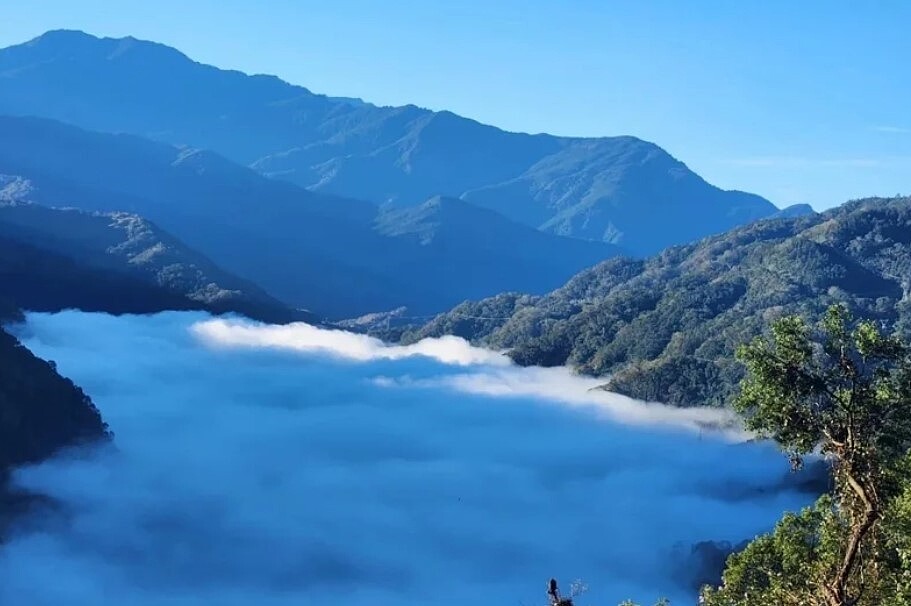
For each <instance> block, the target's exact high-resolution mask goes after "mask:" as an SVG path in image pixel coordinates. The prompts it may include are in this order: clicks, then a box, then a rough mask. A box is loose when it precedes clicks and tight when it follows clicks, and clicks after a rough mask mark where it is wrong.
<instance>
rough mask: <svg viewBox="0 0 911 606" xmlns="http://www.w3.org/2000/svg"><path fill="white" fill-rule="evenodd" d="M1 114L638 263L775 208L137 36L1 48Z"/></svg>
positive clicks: (612, 141) (651, 169)
mask: <svg viewBox="0 0 911 606" xmlns="http://www.w3.org/2000/svg"><path fill="white" fill-rule="evenodd" d="M0 114H8V115H19V116H22V115H34V116H41V117H47V118H53V119H56V120H60V121H64V122H67V123H70V124H73V125H76V126H79V127H82V128H86V129H92V130H98V131H105V132H117V133H131V134H135V135H141V136H144V137H148V138H152V139H156V140H159V141H163V142H167V143H171V144H176V145H186V146H190V147H193V148H201V149H207V150H211V151H214V152H217V153H219V154H221V155H223V156H224V157H226V158H228V159H230V160H231V161H233V162H236V163H238V164H242V165H246V166H251V167H253V168H254V169H256V170H257V171H259V172H261V173H262V174H264V175H267V176H270V177H275V178H278V179H284V180H287V181H290V182H292V183H294V184H296V185H298V186H300V187H302V188H306V189H308V190H310V191H312V192H319V193H326V194H334V195H337V196H341V197H347V198H357V199H363V200H368V201H371V202H374V203H376V204H380V205H393V206H397V207H410V206H417V205H421V204H423V203H424V202H426V201H427V200H428V199H430V198H432V197H434V196H444V197H449V198H458V199H462V200H465V201H468V202H470V203H471V204H472V205H474V206H480V207H484V208H487V209H491V210H495V211H496V212H498V213H500V214H501V215H502V216H504V217H506V218H508V219H511V220H513V221H515V222H518V223H521V224H523V225H526V226H529V227H532V228H535V229H540V230H542V231H545V232H548V233H552V234H558V235H563V236H571V237H576V238H582V239H588V240H596V241H602V242H608V243H611V244H616V245H620V246H622V247H623V248H624V249H626V250H627V251H629V252H631V253H633V254H637V255H647V254H652V253H655V252H658V251H660V250H661V249H663V248H665V247H667V246H669V245H673V244H681V243H685V242H690V241H692V240H694V239H698V238H700V237H703V236H706V235H710V234H714V233H719V232H722V231H724V230H726V229H729V228H731V227H734V226H736V225H741V224H744V223H748V222H750V221H753V220H756V219H759V218H762V217H768V216H771V215H774V214H775V213H776V212H778V209H777V208H776V207H775V206H773V205H772V204H771V203H770V202H769V201H767V200H765V199H763V198H761V197H759V196H756V195H753V194H747V193H744V192H738V191H724V190H721V189H719V188H717V187H714V186H712V185H711V184H709V183H707V182H706V181H705V180H703V179H702V178H701V177H699V176H698V175H697V174H695V173H694V172H693V171H691V170H690V169H689V168H688V167H687V166H686V165H685V164H683V163H682V162H680V161H679V160H677V159H675V158H673V157H672V156H671V155H670V154H668V153H667V152H666V151H664V150H663V149H661V148H660V147H658V146H657V145H655V144H653V143H649V142H646V141H642V140H640V139H637V138H634V137H629V136H621V137H602V138H571V137H557V136H551V135H544V134H540V135H529V134H522V133H510V132H506V131H503V130H500V129H498V128H495V127H492V126H487V125H484V124H480V123H478V122H475V121H473V120H470V119H467V118H463V117H461V116H458V115H456V114H453V113H451V112H447V111H441V112H434V111H430V110H426V109H422V108H418V107H415V106H413V105H409V106H404V107H378V106H375V105H372V104H370V103H365V102H361V101H359V100H356V101H353V100H350V99H340V98H333V97H327V96H324V95H318V94H314V93H312V92H311V91H309V90H307V89H306V88H303V87H300V86H294V85H291V84H288V83H286V82H284V81H282V80H280V79H278V78H276V77H274V76H263V75H256V76H248V75H245V74H243V73H240V72H236V71H226V70H220V69H217V68H215V67H211V66H207V65H202V64H199V63H196V62H194V61H192V60H191V59H189V58H188V57H186V56H185V55H183V54H182V53H180V52H179V51H177V50H175V49H172V48H169V47H166V46H163V45H161V44H156V43H151V42H145V41H141V40H136V39H134V38H121V39H113V38H96V37H94V36H91V35H88V34H85V33H82V32H75V31H53V32H48V33H47V34H45V35H43V36H40V37H38V38H36V39H34V40H32V41H30V42H27V43H24V44H21V45H17V46H13V47H9V48H5V49H2V50H0ZM352 239H353V238H352ZM577 269H578V268H577ZM368 282H369V280H368ZM370 288H374V286H370ZM273 294H276V295H280V293H277V292H273Z"/></svg>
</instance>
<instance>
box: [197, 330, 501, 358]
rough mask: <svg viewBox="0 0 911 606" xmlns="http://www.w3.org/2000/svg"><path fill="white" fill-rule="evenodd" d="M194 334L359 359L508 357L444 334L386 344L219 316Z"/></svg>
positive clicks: (220, 342)
mask: <svg viewBox="0 0 911 606" xmlns="http://www.w3.org/2000/svg"><path fill="white" fill-rule="evenodd" d="M191 330H192V331H193V333H194V334H196V335H197V336H198V337H199V338H201V339H202V340H204V341H205V342H206V343H208V344H210V345H212V346H215V347H241V348H262V347H270V348H275V349H286V350H292V351H298V352H307V353H314V354H323V355H331V356H335V357H338V358H346V359H350V360H354V361H359V362H368V361H371V360H401V359H403V358H410V357H415V356H423V357H427V358H433V359H435V360H439V361H440V362H443V363H444V364H458V365H463V366H467V365H471V364H508V363H509V360H508V358H506V356H504V355H502V354H499V353H496V352H492V351H489V350H485V349H479V348H476V347H472V346H471V345H470V344H469V343H468V342H467V341H465V340H464V339H460V338H458V337H443V338H440V339H427V340H424V341H421V342H420V343H416V344H414V345H407V346H400V345H386V344H385V343H383V342H382V341H380V340H379V339H375V338H373V337H369V336H366V335H360V334H355V333H351V332H347V331H343V330H328V329H324V328H318V327H316V326H311V325H310V324H304V323H296V324H289V325H286V326H274V325H267V324H259V323H256V322H251V321H249V320H239V319H238V320H225V319H216V320H208V321H205V322H199V323H197V324H194V325H193V327H192V328H191Z"/></svg>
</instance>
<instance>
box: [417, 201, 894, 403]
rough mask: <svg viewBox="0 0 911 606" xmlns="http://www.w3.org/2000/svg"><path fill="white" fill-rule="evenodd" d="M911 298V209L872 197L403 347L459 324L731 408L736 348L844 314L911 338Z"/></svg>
mask: <svg viewBox="0 0 911 606" xmlns="http://www.w3.org/2000/svg"><path fill="white" fill-rule="evenodd" d="M909 291H911V198H894V199H869V200H862V201H857V202H851V203H848V204H845V205H843V206H842V207H839V208H837V209H834V210H832V211H829V212H827V213H825V214H822V215H816V216H805V217H798V218H789V219H776V220H768V221H760V222H758V223H754V224H751V225H748V226H745V227H741V228H737V229H734V230H732V231H730V232H727V233H725V234H722V235H719V236H714V237H710V238H707V239H705V240H703V241H701V242H698V243H695V244H691V245H688V246H682V247H678V248H672V249H668V250H666V251H664V252H663V253H661V254H659V255H657V256H655V257H652V258H650V259H648V260H646V261H639V260H632V259H611V260H608V261H606V262H604V263H602V264H600V265H598V266H596V267H594V268H591V269H589V270H586V271H584V272H582V273H580V274H578V275H577V276H576V277H574V278H573V279H572V280H570V281H569V282H568V283H567V284H566V285H564V286H563V287H561V288H559V289H557V290H555V291H553V292H551V293H549V294H547V295H544V296H542V297H525V298H521V297H518V296H516V295H512V296H509V297H505V296H500V297H494V298H490V299H485V300H483V301H480V302H475V303H464V304H462V305H460V306H459V307H457V308H455V309H453V310H452V311H450V312H448V313H446V314H442V315H440V316H438V317H437V318H435V319H433V320H432V321H431V322H429V323H428V324H426V325H425V326H422V327H419V328H415V329H412V330H410V331H406V332H405V333H404V334H403V336H402V339H403V340H404V341H408V342H410V341H415V340H417V339H420V338H423V337H427V336H438V335H442V334H447V333H449V332H455V331H454V330H453V327H458V331H457V332H458V334H459V335H461V336H464V337H466V338H469V339H471V340H472V341H475V342H478V343H482V344H485V345H488V346H491V347H495V348H504V349H509V350H510V355H511V356H512V357H513V359H515V360H516V361H517V362H519V363H521V364H538V365H556V364H570V365H572V366H574V367H576V368H577V369H578V370H579V371H581V372H583V373H587V374H591V375H595V376H604V375H606V376H609V377H610V379H609V383H608V387H609V388H610V389H612V390H614V391H619V392H621V393H625V394H627V395H630V396H633V397H637V398H642V399H648V400H660V401H663V402H668V403H671V404H676V405H682V406H690V405H701V404H709V405H716V406H723V405H726V404H727V403H728V402H729V401H730V400H731V398H732V397H733V396H734V395H735V393H736V387H737V384H738V382H739V381H740V380H741V378H743V376H744V371H743V367H742V366H741V365H740V364H738V363H736V361H735V359H734V353H735V350H736V348H737V346H738V345H739V344H741V343H743V342H745V341H748V340H749V339H752V338H753V337H755V336H757V335H759V334H760V333H761V332H762V331H763V329H764V327H765V326H767V325H768V323H769V322H770V321H772V320H774V319H775V318H779V317H782V316H785V315H789V314H798V315H804V316H818V315H820V314H822V313H823V312H824V310H825V309H826V308H827V307H829V306H830V305H832V304H837V303H841V304H844V305H845V306H847V308H848V309H850V310H851V311H852V312H853V313H855V314H856V315H858V316H862V317H867V318H870V319H871V320H875V321H877V322H885V323H886V324H887V325H889V326H894V328H895V329H896V330H897V331H899V332H900V333H902V334H904V335H905V336H911V303H909V302H908V300H907V297H906V294H907V293H908V292H909ZM482 310H483V313H482ZM473 316H484V317H485V318H500V319H499V320H491V319H488V320H485V321H484V322H476V321H473V320H471V317H473Z"/></svg>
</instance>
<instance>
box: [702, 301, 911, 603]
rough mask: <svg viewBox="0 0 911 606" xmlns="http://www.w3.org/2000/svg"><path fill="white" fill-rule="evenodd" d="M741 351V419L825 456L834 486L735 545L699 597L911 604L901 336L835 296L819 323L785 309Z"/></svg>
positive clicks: (909, 381) (907, 401)
mask: <svg viewBox="0 0 911 606" xmlns="http://www.w3.org/2000/svg"><path fill="white" fill-rule="evenodd" d="M738 358H739V359H740V360H741V361H742V362H743V363H744V364H745V366H746V368H747V376H746V377H745V379H744V380H743V381H742V383H741V391H740V395H739V396H738V397H737V399H736V400H735V402H734V407H735V409H736V410H737V411H738V412H739V413H741V415H743V417H744V422H745V426H746V427H747V429H749V430H752V431H755V432H756V433H757V434H758V435H760V436H761V437H765V438H771V439H772V440H774V441H775V442H777V443H778V444H779V445H780V446H781V447H782V448H783V449H784V450H785V451H786V452H787V453H788V454H789V456H790V458H791V461H792V464H793V465H794V466H800V465H801V464H802V461H803V457H805V456H807V455H809V454H811V453H818V454H820V455H822V456H824V457H826V459H827V460H828V461H830V463H831V465H832V475H833V489H832V493H831V495H826V496H824V497H822V498H821V499H820V500H819V501H818V502H817V503H816V504H815V505H814V506H812V507H810V508H807V509H806V510H804V511H803V512H801V513H799V514H789V515H786V516H785V517H784V518H783V519H782V521H781V522H780V523H779V524H778V526H777V527H776V529H775V531H774V532H773V533H771V534H769V535H767V536H764V537H760V538H759V539H757V540H756V541H754V542H753V543H751V544H750V545H749V546H748V547H747V548H746V549H745V550H744V551H743V552H742V553H740V554H735V555H734V556H732V557H731V559H730V560H729V563H728V568H727V570H726V571H725V574H724V584H723V586H722V587H721V588H718V589H710V588H709V589H706V590H705V591H704V592H703V601H704V603H705V604H708V605H710V606H773V605H774V606H778V605H782V606H786V605H789V604H790V605H794V606H797V605H800V606H805V605H806V606H813V605H819V606H860V605H867V604H869V605H871V606H872V605H874V604H911V597H909V596H911V593H909V588H911V579H909V578H908V572H907V571H908V567H907V566H908V564H909V563H911V549H909V548H911V540H909V537H911V535H909V534H907V531H909V530H911V528H909V527H908V523H907V520H911V488H909V487H911V473H908V470H909V468H911V465H909V463H908V462H909V457H908V448H909V444H911V357H909V349H908V347H907V346H906V345H904V344H903V343H901V342H900V341H899V340H898V339H897V338H894V337H891V336H888V335H886V334H885V333H884V331H883V330H882V329H881V328H880V327H879V326H877V325H876V324H875V323H873V322H870V321H861V322H855V321H854V320H853V319H852V318H851V316H850V314H849V313H848V312H847V310H846V309H845V308H844V307H842V306H834V307H831V308H830V309H829V310H828V312H827V313H826V314H825V316H824V318H823V320H822V322H821V324H820V326H819V327H817V328H813V327H811V326H810V325H808V324H807V323H806V322H805V321H804V320H802V319H801V318H799V317H793V316H792V317H785V318H782V319H781V320H779V321H777V322H776V323H775V324H774V325H773V327H772V330H771V336H770V337H760V338H757V339H756V340H754V341H753V342H752V343H750V344H748V345H745V346H742V347H741V348H740V349H739V350H738ZM903 516H905V517H903ZM902 524H905V526H904V528H903V527H902ZM903 583H904V584H903Z"/></svg>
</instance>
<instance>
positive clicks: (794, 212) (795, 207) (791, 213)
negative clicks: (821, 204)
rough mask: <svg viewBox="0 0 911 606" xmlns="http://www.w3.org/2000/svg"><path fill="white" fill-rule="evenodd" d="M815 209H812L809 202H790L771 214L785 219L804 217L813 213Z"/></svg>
mask: <svg viewBox="0 0 911 606" xmlns="http://www.w3.org/2000/svg"><path fill="white" fill-rule="evenodd" d="M815 214H816V211H815V210H813V207H812V206H810V205H809V204H792V205H790V206H786V207H784V208H782V209H781V210H780V211H778V212H777V213H775V214H774V215H772V217H773V218H776V219H787V218H793V217H806V216H808V215H815Z"/></svg>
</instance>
